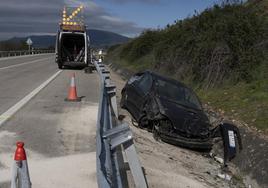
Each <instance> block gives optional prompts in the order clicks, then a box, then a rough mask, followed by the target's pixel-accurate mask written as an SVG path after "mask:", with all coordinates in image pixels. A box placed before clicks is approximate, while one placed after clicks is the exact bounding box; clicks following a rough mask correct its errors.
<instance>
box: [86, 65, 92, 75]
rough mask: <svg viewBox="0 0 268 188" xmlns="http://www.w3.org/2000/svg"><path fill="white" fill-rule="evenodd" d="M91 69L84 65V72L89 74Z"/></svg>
mask: <svg viewBox="0 0 268 188" xmlns="http://www.w3.org/2000/svg"><path fill="white" fill-rule="evenodd" d="M92 72H93V71H92V68H91V67H86V68H85V73H86V74H91V73H92Z"/></svg>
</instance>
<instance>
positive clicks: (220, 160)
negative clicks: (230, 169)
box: [214, 156, 224, 164]
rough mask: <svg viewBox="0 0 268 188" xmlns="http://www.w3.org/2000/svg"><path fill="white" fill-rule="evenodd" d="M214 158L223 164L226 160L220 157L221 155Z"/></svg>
mask: <svg viewBox="0 0 268 188" xmlns="http://www.w3.org/2000/svg"><path fill="white" fill-rule="evenodd" d="M214 159H215V161H217V162H218V163H220V164H223V163H224V160H223V159H222V158H220V157H216V156H215V157H214Z"/></svg>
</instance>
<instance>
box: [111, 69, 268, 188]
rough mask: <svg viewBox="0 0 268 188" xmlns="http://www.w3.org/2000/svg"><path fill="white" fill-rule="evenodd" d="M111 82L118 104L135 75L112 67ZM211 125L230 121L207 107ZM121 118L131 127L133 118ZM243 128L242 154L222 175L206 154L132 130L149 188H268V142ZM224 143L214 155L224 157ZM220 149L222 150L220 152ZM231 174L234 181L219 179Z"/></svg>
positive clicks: (242, 126) (123, 112) (221, 171)
mask: <svg viewBox="0 0 268 188" xmlns="http://www.w3.org/2000/svg"><path fill="white" fill-rule="evenodd" d="M110 67H111V69H112V70H113V71H112V80H113V81H114V82H115V83H116V86H117V96H118V102H119V100H120V97H121V95H120V92H121V89H122V88H123V86H124V84H125V81H124V80H123V79H126V78H128V77H129V76H130V75H132V73H131V72H130V71H127V70H122V69H118V68H116V67H114V66H110ZM205 110H206V111H207V113H208V115H209V117H210V120H211V122H212V123H217V122H219V121H220V120H221V119H223V118H224V119H227V117H224V116H222V115H221V114H220V113H217V112H215V111H214V110H213V109H212V108H210V107H209V106H207V105H205ZM119 112H120V114H123V115H126V118H125V121H127V122H128V123H129V124H130V125H131V118H130V115H129V114H128V113H127V112H126V111H125V110H122V109H120V111H119ZM235 124H237V125H238V126H239V127H240V130H241V135H242V138H243V146H244V148H243V151H242V152H241V153H240V154H238V156H237V157H236V159H235V160H234V161H233V163H231V164H230V166H229V170H228V172H226V171H225V172H223V170H222V167H221V164H220V163H218V162H216V161H215V160H214V159H213V158H211V157H210V156H209V154H206V153H199V152H195V151H191V150H187V149H183V148H179V147H176V146H172V145H169V144H166V143H163V142H157V141H155V140H154V139H153V136H152V134H151V133H149V132H147V131H146V130H141V129H138V128H136V127H135V126H131V129H132V131H133V132H134V135H135V145H136V147H137V150H138V152H139V157H140V160H141V163H142V165H143V167H144V168H145V172H146V177H147V179H148V183H149V186H150V187H156V188H158V187H159V188H160V187H161V188H162V187H172V188H173V187H174V188H175V187H254V188H255V187H266V186H267V185H268V174H267V169H268V158H267V154H268V147H267V146H268V142H267V138H266V137H264V136H260V135H258V134H257V133H256V132H255V131H252V130H251V129H250V128H248V127H245V126H244V125H243V124H242V123H239V122H235ZM221 144H222V143H221V142H218V143H216V144H215V147H214V148H213V150H212V152H213V153H214V154H217V155H218V156H219V157H222V150H221V148H222V147H221ZM219 148H220V149H219ZM222 174H229V175H230V176H231V177H232V178H231V180H230V181H229V180H226V179H222V178H220V177H219V176H221V175H222Z"/></svg>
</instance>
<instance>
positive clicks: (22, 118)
mask: <svg viewBox="0 0 268 188" xmlns="http://www.w3.org/2000/svg"><path fill="white" fill-rule="evenodd" d="M58 71H59V70H58V69H57V65H56V64H55V63H54V56H53V55H51V54H50V55H40V56H33V57H20V58H12V59H3V60H1V59H0V117H1V114H3V113H4V112H6V111H7V110H8V109H10V108H11V107H12V106H13V105H15V104H16V103H18V102H19V101H20V100H22V99H23V98H24V97H25V96H26V95H28V94H29V93H31V92H32V91H33V90H35V89H36V88H37V87H39V86H40V85H41V84H42V83H44V82H45V81H46V80H48V79H49V78H51V76H53V75H55V73H57V72H58ZM73 72H75V74H76V83H77V90H78V95H79V96H80V97H82V102H79V103H73V102H65V101H64V99H65V98H66V96H67V92H68V88H69V83H70V75H71V73H73ZM98 98H99V77H98V75H97V74H96V73H93V74H85V73H84V72H83V70H63V71H62V72H60V73H59V74H58V75H56V78H55V79H53V80H52V81H51V82H50V83H49V84H48V85H47V86H46V87H44V88H43V89H42V90H41V91H40V92H39V93H38V94H37V95H36V96H34V97H33V98H32V99H31V100H30V101H29V102H28V103H27V104H26V105H24V106H23V107H22V108H21V109H20V110H19V111H18V112H17V113H15V114H14V115H13V116H11V117H10V119H9V120H8V121H6V122H5V123H3V124H2V125H0V177H1V178H0V187H1V188H2V187H10V186H9V181H10V178H11V177H10V174H11V172H10V169H11V166H12V165H13V163H14V161H13V155H14V151H15V149H16V147H15V143H16V141H18V140H21V141H24V142H25V148H26V151H27V154H28V163H29V169H30V175H31V180H32V183H33V187H40V188H42V187H72V188H74V187H81V188H82V187H96V186H97V185H96V174H95V171H96V169H95V168H96V162H95V158H96V156H95V155H96V154H95V145H96V144H95V132H96V128H95V127H96V119H97V110H98ZM2 118H4V117H2Z"/></svg>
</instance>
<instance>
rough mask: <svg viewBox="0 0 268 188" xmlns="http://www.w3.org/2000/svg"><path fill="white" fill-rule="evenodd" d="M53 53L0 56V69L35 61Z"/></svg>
mask: <svg viewBox="0 0 268 188" xmlns="http://www.w3.org/2000/svg"><path fill="white" fill-rule="evenodd" d="M52 56H53V54H36V55H25V56H15V57H3V58H0V70H1V69H4V68H7V67H10V66H21V65H23V64H31V63H35V61H36V60H37V62H38V60H42V59H44V58H48V57H52Z"/></svg>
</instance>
